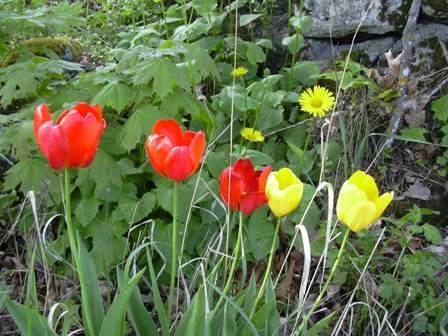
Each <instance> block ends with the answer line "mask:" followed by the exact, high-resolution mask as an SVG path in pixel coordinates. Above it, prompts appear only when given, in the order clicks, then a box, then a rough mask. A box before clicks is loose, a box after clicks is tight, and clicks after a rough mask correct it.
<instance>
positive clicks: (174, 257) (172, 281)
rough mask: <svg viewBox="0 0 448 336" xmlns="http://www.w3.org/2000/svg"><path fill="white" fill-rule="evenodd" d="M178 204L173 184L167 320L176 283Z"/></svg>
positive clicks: (177, 190) (177, 191)
mask: <svg viewBox="0 0 448 336" xmlns="http://www.w3.org/2000/svg"><path fill="white" fill-rule="evenodd" d="M178 202H179V184H178V183H177V182H174V186H173V233H172V235H173V241H172V247H171V248H172V253H171V279H170V292H169V294H168V318H170V317H171V311H172V306H173V299H174V285H175V283H176V276H177V206H178Z"/></svg>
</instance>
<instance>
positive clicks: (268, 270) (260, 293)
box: [249, 217, 282, 319]
mask: <svg viewBox="0 0 448 336" xmlns="http://www.w3.org/2000/svg"><path fill="white" fill-rule="evenodd" d="M281 222H282V217H279V218H278V219H277V225H276V226H275V232H274V238H273V239H272V246H271V252H270V254H269V260H268V266H267V268H266V272H265V273H264V278H263V281H262V283H261V287H260V290H259V291H258V294H257V298H256V299H255V303H254V305H253V306H252V310H251V312H250V315H249V319H252V317H253V316H254V314H255V310H256V309H257V306H258V303H259V302H260V300H261V298H262V297H263V294H264V291H265V290H266V286H267V284H268V280H269V276H270V275H271V269H272V261H273V260H274V253H275V245H277V238H278V231H279V230H280V224H281Z"/></svg>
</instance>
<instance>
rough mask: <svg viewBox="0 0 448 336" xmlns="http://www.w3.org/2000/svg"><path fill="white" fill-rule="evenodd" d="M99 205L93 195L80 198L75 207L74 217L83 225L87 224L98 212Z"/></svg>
mask: <svg viewBox="0 0 448 336" xmlns="http://www.w3.org/2000/svg"><path fill="white" fill-rule="evenodd" d="M99 206H100V202H99V201H98V200H97V199H96V198H94V197H89V198H82V199H81V202H79V203H78V206H77V207H76V209H75V216H76V219H77V220H79V222H80V223H81V224H82V225H83V226H86V225H88V224H89V223H90V222H91V221H92V220H93V219H94V218H95V216H96V214H97V213H98V208H99Z"/></svg>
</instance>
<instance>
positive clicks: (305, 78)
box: [291, 61, 319, 103]
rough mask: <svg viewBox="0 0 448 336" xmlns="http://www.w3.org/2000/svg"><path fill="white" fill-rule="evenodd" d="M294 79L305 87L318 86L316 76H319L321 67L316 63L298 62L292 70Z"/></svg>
mask: <svg viewBox="0 0 448 336" xmlns="http://www.w3.org/2000/svg"><path fill="white" fill-rule="evenodd" d="M291 71H292V73H293V76H294V79H296V80H297V81H298V82H299V83H301V84H302V85H305V86H311V85H314V84H316V81H317V80H316V76H317V75H318V74H319V67H318V65H317V64H316V63H315V62H311V61H303V62H298V63H297V64H296V65H294V67H293V68H292V70H291ZM295 102H296V103H297V100H296V101H295Z"/></svg>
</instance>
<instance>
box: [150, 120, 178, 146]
mask: <svg viewBox="0 0 448 336" xmlns="http://www.w3.org/2000/svg"><path fill="white" fill-rule="evenodd" d="M152 134H155V135H163V136H166V137H167V138H168V139H169V140H170V141H171V143H172V144H173V146H174V147H175V146H182V145H183V133H182V129H181V128H180V126H179V124H178V123H177V121H176V120H174V119H168V120H159V121H157V122H156V123H155V124H154V126H153V127H152Z"/></svg>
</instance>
